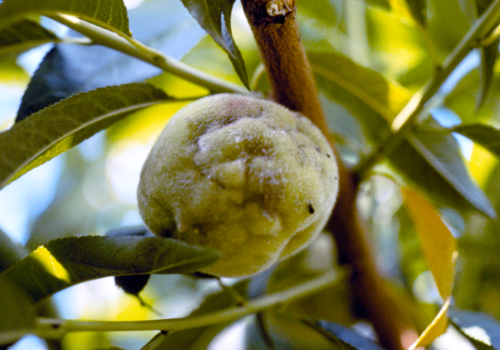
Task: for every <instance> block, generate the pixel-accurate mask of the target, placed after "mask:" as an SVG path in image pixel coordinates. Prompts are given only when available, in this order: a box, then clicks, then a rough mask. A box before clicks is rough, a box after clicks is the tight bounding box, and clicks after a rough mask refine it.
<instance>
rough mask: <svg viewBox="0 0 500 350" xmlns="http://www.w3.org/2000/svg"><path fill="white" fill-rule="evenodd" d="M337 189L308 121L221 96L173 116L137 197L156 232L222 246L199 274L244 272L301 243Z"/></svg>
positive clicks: (330, 161) (329, 160)
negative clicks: (209, 263) (215, 256)
mask: <svg viewBox="0 0 500 350" xmlns="http://www.w3.org/2000/svg"><path fill="white" fill-rule="evenodd" d="M337 191H338V169H337V163H336V160H335V157H334V154H333V152H332V149H331V148H330V145H329V144H328V142H327V140H326V139H325V137H324V136H323V135H322V133H321V132H320V130H319V129H318V128H317V127H316V126H314V125H313V124H312V123H311V122H310V121H309V120H308V119H306V118H305V117H303V116H301V115H300V114H299V113H295V112H291V111H290V110H288V109H286V108H284V107H282V106H280V105H278V104H276V103H274V102H269V101H264V100H259V99H256V98H252V97H247V96H241V95H235V94H221V95H215V96H210V97H206V98H202V99H200V100H198V101H196V102H194V103H192V104H190V105H188V106H187V107H184V108H183V109H181V110H180V111H179V112H177V113H176V114H175V115H174V116H173V117H172V118H171V120H170V121H169V122H168V124H167V126H166V127H165V129H164V130H163V132H162V133H161V135H160V137H159V139H158V141H156V143H155V145H154V146H153V149H152V150H151V153H150V154H149V156H148V158H147V160H146V162H145V164H144V167H143V169H142V173H141V180H140V183H139V188H138V200H139V209H140V213H141V215H142V217H143V219H144V222H145V223H146V225H147V226H148V227H149V228H150V229H151V231H152V232H153V233H155V234H156V235H159V236H165V237H174V238H177V239H179V240H182V241H185V242H189V243H192V244H197V245H204V246H210V247H214V248H217V249H219V250H220V251H221V252H222V253H223V255H224V257H223V258H222V259H221V260H219V261H218V262H216V263H215V264H214V265H212V266H209V267H207V268H205V269H203V270H201V272H205V273H208V274H212V275H216V276H221V277H241V276H248V275H252V274H255V273H257V272H260V271H262V270H264V269H266V268H268V267H270V266H271V265H272V264H273V263H275V262H277V261H279V260H282V259H285V258H287V257H289V256H291V255H292V254H295V253H297V252H298V251H300V250H301V249H303V248H305V247H306V246H307V245H308V244H309V243H310V242H311V241H312V240H313V239H314V238H315V237H316V236H317V235H318V234H319V233H320V231H321V230H322V229H323V226H324V225H325V223H326V221H327V220H328V217H329V216H330V213H331V211H332V208H333V205H334V203H335V199H336V196H337Z"/></svg>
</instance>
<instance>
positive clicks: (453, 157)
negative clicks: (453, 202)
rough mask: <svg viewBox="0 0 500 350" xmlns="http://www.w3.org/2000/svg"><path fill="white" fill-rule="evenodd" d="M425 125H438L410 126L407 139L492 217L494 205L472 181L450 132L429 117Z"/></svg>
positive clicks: (466, 197)
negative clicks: (413, 128)
mask: <svg viewBox="0 0 500 350" xmlns="http://www.w3.org/2000/svg"><path fill="white" fill-rule="evenodd" d="M429 125H430V126H432V127H436V128H438V129H437V130H432V129H429V128H425V129H424V128H420V129H416V130H413V131H412V132H411V133H408V135H407V140H408V141H409V143H410V144H411V145H412V146H413V147H414V148H415V149H416V150H417V152H418V153H420V154H421V155H422V157H424V158H425V159H426V160H427V162H429V164H431V165H432V167H433V168H434V169H436V171H437V172H438V173H439V174H441V176H443V178H444V179H445V180H446V181H448V182H449V183H450V184H451V185H452V186H453V187H454V188H455V189H456V190H457V192H458V193H460V194H461V195H462V196H463V197H464V198H465V199H467V200H468V201H469V202H470V203H471V204H472V205H473V206H474V207H475V208H476V209H477V210H479V211H481V212H482V213H484V214H485V215H487V216H489V217H491V218H496V213H495V209H493V206H492V205H491V203H490V201H489V199H488V198H487V197H486V195H485V194H484V192H483V191H482V190H481V189H480V188H479V187H478V186H477V185H476V184H474V183H473V182H472V180H471V178H470V176H469V173H468V171H467V168H466V167H465V164H464V162H463V159H462V155H461V153H460V150H459V149H458V145H457V142H456V140H455V139H454V138H453V136H452V135H449V134H446V133H443V132H442V130H439V126H438V125H437V123H435V122H433V121H432V122H430V124H429Z"/></svg>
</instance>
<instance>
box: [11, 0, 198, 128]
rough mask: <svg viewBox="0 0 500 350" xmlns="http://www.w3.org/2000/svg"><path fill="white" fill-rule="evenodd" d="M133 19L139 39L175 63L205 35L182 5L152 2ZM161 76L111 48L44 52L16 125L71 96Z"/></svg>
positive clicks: (60, 48) (132, 13)
mask: <svg viewBox="0 0 500 350" xmlns="http://www.w3.org/2000/svg"><path fill="white" fill-rule="evenodd" d="M129 16H130V28H131V29H132V31H133V32H134V37H135V38H136V39H137V40H138V41H140V42H141V43H143V44H145V45H147V46H149V47H152V48H154V49H156V50H159V51H162V52H165V53H167V54H168V55H169V56H170V57H173V58H175V59H180V58H181V57H182V56H183V55H184V54H185V53H186V52H187V51H188V50H189V49H190V48H191V47H193V46H194V45H195V44H196V43H197V42H198V41H199V40H200V39H201V38H202V37H203V36H204V35H205V33H204V31H203V30H202V29H201V28H199V26H198V25H197V23H196V21H194V20H193V18H192V17H191V16H190V15H189V13H188V12H187V11H186V9H185V8H184V7H183V6H182V4H181V3H180V2H172V1H163V0H154V1H148V2H146V3H144V4H143V5H141V6H139V7H138V8H135V9H132V10H131V11H130V12H129ZM166 16H168V21H165V20H164V19H165V18H166ZM150 23H155V25H154V26H152V25H150ZM96 57H99V59H98V60H96V59H95V58H96ZM160 73H161V70H160V69H159V68H156V67H154V66H152V65H150V64H148V63H145V62H143V61H141V60H138V59H135V58H133V57H130V56H128V55H125V54H122V53H120V52H118V51H115V50H112V49H110V48H107V47H103V46H98V45H92V46H82V45H59V46H58V47H56V48H53V49H52V50H51V51H49V52H48V53H47V54H46V56H45V57H44V59H43V61H42V63H41V64H40V66H39V67H38V69H37V70H36V72H35V74H34V76H33V77H32V80H31V82H30V84H29V85H28V88H27V89H26V92H25V94H24V96H23V100H22V102H21V106H20V107H19V111H18V115H17V119H16V121H20V120H22V119H24V118H25V117H27V116H29V115H30V114H32V113H35V112H37V111H39V110H40V109H42V108H44V107H47V106H49V105H51V104H53V103H55V102H58V101H60V100H62V99H64V98H66V97H69V96H71V95H73V94H76V93H80V92H86V91H90V90H93V89H97V88H100V87H104V86H110V85H120V84H126V83H130V82H140V81H144V80H145V79H148V78H151V77H153V76H155V75H157V74H160Z"/></svg>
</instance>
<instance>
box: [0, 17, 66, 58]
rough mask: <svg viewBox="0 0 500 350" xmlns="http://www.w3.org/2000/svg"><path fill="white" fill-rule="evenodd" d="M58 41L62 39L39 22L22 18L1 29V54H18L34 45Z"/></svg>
mask: <svg viewBox="0 0 500 350" xmlns="http://www.w3.org/2000/svg"><path fill="white" fill-rule="evenodd" d="M58 41H60V39H59V38H58V37H57V36H56V35H55V34H54V33H52V32H51V31H49V30H47V29H45V28H44V27H42V26H41V25H39V24H38V23H36V22H34V21H30V20H22V21H20V22H16V23H14V24H12V25H11V26H9V27H5V28H2V29H0V56H4V55H8V54H10V55H17V54H19V53H22V52H24V51H27V50H29V49H32V48H33V47H36V46H39V45H43V44H47V43H51V42H58Z"/></svg>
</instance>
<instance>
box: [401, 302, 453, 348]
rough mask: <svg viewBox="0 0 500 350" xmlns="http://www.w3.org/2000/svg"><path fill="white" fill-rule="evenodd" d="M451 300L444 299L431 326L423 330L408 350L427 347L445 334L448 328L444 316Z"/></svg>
mask: <svg viewBox="0 0 500 350" xmlns="http://www.w3.org/2000/svg"><path fill="white" fill-rule="evenodd" d="M450 300H451V298H448V299H446V301H445V303H444V305H443V307H442V308H441V310H439V313H438V314H437V315H436V317H435V318H434V320H432V322H431V324H430V325H429V326H428V327H427V328H426V329H425V331H424V332H423V333H422V334H421V335H420V337H418V339H417V341H416V342H415V343H413V344H412V346H410V348H409V349H408V350H414V349H416V348H418V347H420V346H427V345H429V344H430V343H432V342H433V341H434V339H436V338H437V337H439V336H440V335H441V334H443V333H444V332H446V328H447V327H448V317H447V316H446V311H448V308H449V307H450Z"/></svg>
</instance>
